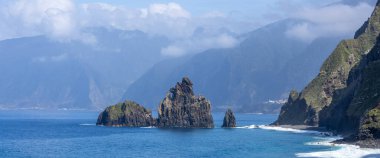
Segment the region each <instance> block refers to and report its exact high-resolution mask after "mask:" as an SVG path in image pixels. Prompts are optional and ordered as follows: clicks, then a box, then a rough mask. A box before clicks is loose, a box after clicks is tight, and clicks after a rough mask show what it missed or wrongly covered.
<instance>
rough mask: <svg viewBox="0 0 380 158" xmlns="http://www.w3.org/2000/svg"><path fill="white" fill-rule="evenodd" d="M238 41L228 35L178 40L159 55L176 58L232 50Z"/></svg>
mask: <svg viewBox="0 0 380 158" xmlns="http://www.w3.org/2000/svg"><path fill="white" fill-rule="evenodd" d="M238 43H239V42H238V40H237V39H236V38H235V37H233V36H231V35H228V34H225V33H223V34H214V35H211V36H201V37H200V36H196V35H195V36H193V37H192V38H188V39H184V40H179V41H176V42H174V43H173V44H172V45H170V46H168V47H166V48H163V49H162V50H161V53H162V54H163V55H165V56H171V57H178V56H181V55H184V54H189V53H198V52H202V51H205V50H207V49H211V48H232V47H234V46H236V45H237V44H238Z"/></svg>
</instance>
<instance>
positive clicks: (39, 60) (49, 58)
mask: <svg viewBox="0 0 380 158" xmlns="http://www.w3.org/2000/svg"><path fill="white" fill-rule="evenodd" d="M66 59H68V55H67V54H66V53H64V54H60V55H57V56H40V57H35V58H33V59H32V62H36V63H45V62H61V61H65V60H66Z"/></svg>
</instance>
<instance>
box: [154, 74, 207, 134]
mask: <svg viewBox="0 0 380 158" xmlns="http://www.w3.org/2000/svg"><path fill="white" fill-rule="evenodd" d="M157 126H158V127H169V128H171V127H174V128H213V127H214V121H213V118H212V115H211V103H210V102H209V101H208V100H207V99H206V98H205V97H203V96H194V92H193V83H192V82H191V81H190V79H189V78H187V77H184V78H183V79H182V82H181V83H177V84H176V86H175V87H173V88H171V89H170V91H169V92H168V93H167V94H166V97H165V98H164V99H163V101H162V102H161V103H160V105H159V107H158V119H157Z"/></svg>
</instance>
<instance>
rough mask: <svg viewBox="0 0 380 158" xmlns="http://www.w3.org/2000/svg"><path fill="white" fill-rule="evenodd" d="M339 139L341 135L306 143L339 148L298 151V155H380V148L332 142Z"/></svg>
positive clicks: (352, 157)
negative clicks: (306, 151) (307, 151)
mask: <svg viewBox="0 0 380 158" xmlns="http://www.w3.org/2000/svg"><path fill="white" fill-rule="evenodd" d="M337 139H340V137H331V138H323V139H322V140H321V141H317V142H309V143H306V145H318V146H331V147H338V149H337V150H330V151H317V152H309V153H297V154H296V156H297V157H316V158H346V157H350V158H361V157H365V156H368V157H369V158H372V157H373V158H376V157H380V149H367V148H360V147H359V146H355V145H348V144H334V143H331V142H332V141H334V140H337Z"/></svg>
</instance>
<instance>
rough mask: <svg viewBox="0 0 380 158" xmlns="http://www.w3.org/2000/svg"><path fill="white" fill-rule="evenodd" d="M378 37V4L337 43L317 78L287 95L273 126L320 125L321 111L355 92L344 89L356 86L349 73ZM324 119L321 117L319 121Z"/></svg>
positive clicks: (356, 66) (379, 14)
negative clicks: (351, 33)
mask: <svg viewBox="0 0 380 158" xmlns="http://www.w3.org/2000/svg"><path fill="white" fill-rule="evenodd" d="M379 33H380V4H379V2H378V3H377V5H376V7H375V10H374V11H373V13H372V15H371V17H370V18H369V19H368V21H366V22H365V23H364V25H363V26H362V27H361V28H360V29H359V30H358V31H357V32H356V34H355V37H354V39H351V40H344V41H342V42H340V44H339V45H338V46H337V48H336V49H335V50H334V52H333V53H332V54H331V55H330V56H329V57H328V59H327V60H326V61H325V62H324V63H323V65H322V67H321V70H320V73H319V74H318V76H317V77H316V78H315V79H313V80H312V81H311V83H309V84H308V85H307V86H306V87H305V88H304V89H303V91H302V92H301V93H300V94H295V93H292V94H291V96H290V97H289V101H288V103H286V104H285V105H284V106H283V107H282V109H281V113H280V116H279V118H278V120H277V121H276V122H275V123H274V124H276V125H282V124H303V125H311V126H317V125H319V124H320V112H321V110H322V109H324V108H325V109H328V107H329V106H336V105H338V104H339V105H341V104H342V102H347V101H348V100H349V99H347V98H350V97H352V95H353V92H354V90H350V89H355V86H348V85H349V84H350V83H352V82H357V80H355V81H354V80H353V75H354V74H352V71H353V70H354V69H356V68H358V65H360V64H359V63H360V61H361V60H362V59H363V57H365V56H366V54H367V53H368V52H369V51H370V50H371V49H372V48H373V46H374V45H375V42H376V37H377V36H378V34H379ZM350 74H352V75H350ZM350 76H352V77H350ZM355 85H356V84H355ZM348 102H349V101H348ZM344 105H347V104H344ZM342 109H344V108H342ZM326 111H327V110H326ZM328 111H331V110H328ZM338 111H339V110H338ZM343 112H344V110H343V111H339V112H337V113H334V117H339V118H343V117H344V116H343V115H344V114H343ZM322 113H324V112H322ZM327 113H328V112H327ZM322 115H323V116H325V115H328V114H322ZM324 119H325V117H324V118H323V119H322V120H324ZM322 122H324V121H322ZM322 124H323V123H322Z"/></svg>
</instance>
